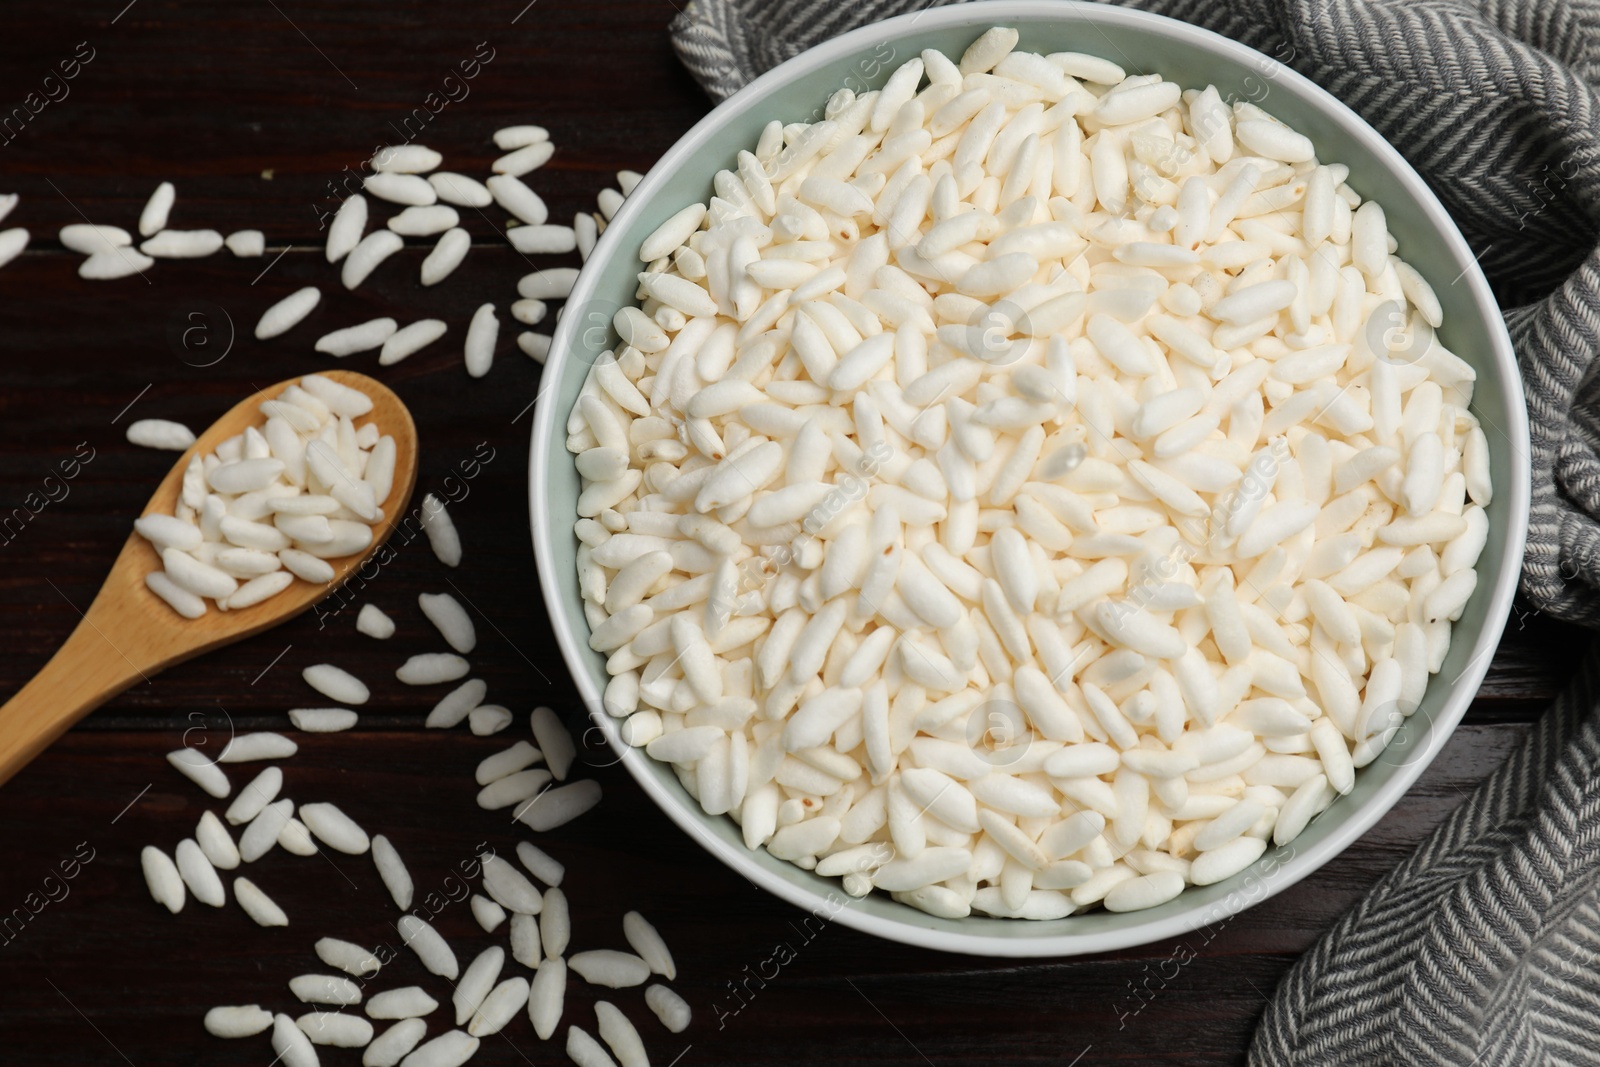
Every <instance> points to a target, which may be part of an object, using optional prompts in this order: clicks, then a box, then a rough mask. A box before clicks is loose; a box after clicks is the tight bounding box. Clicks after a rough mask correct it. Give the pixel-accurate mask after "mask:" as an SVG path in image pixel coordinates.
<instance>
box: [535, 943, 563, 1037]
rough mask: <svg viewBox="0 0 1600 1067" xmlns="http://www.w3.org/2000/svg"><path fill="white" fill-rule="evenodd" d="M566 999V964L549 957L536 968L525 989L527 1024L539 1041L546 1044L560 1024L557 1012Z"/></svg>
mask: <svg viewBox="0 0 1600 1067" xmlns="http://www.w3.org/2000/svg"><path fill="white" fill-rule="evenodd" d="M566 999H567V964H566V961H565V960H563V959H561V958H560V957H551V958H549V959H546V960H545V961H544V962H543V963H541V964H539V969H538V971H537V972H535V974H534V976H533V981H532V982H531V983H529V986H528V1021H529V1022H531V1023H533V1031H534V1033H536V1034H538V1035H539V1040H541V1041H548V1040H550V1035H551V1034H554V1033H555V1032H556V1027H557V1026H559V1025H560V1023H561V1009H562V1006H563V1005H564V1004H565V1003H566Z"/></svg>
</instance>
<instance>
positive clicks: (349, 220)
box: [325, 193, 367, 263]
mask: <svg viewBox="0 0 1600 1067" xmlns="http://www.w3.org/2000/svg"><path fill="white" fill-rule="evenodd" d="M366 229H367V198H366V197H364V196H362V195H361V194H360V193H355V194H354V195H352V196H348V197H346V198H345V201H344V203H342V204H340V205H339V210H338V212H337V213H336V214H335V215H334V216H333V222H332V223H330V224H329V226H328V243H327V248H326V250H325V254H326V256H327V259H328V262H329V263H337V262H339V260H341V259H343V258H344V257H345V256H347V255H349V254H350V250H351V249H353V248H355V246H356V245H358V244H360V243H361V235H362V234H363V233H365V232H366Z"/></svg>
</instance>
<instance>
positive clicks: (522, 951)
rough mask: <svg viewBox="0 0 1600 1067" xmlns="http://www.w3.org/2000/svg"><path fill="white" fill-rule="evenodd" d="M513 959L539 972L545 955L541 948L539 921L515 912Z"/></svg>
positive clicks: (512, 934)
mask: <svg viewBox="0 0 1600 1067" xmlns="http://www.w3.org/2000/svg"><path fill="white" fill-rule="evenodd" d="M511 958H512V959H514V960H516V961H517V962H518V963H520V964H522V965H523V966H524V967H527V968H529V969H531V970H538V968H539V961H540V960H541V959H543V958H544V953H543V952H542V951H541V949H540V946H539V920H538V919H537V918H536V917H534V916H532V915H524V914H523V913H522V912H520V911H519V912H515V913H514V914H512V916H511Z"/></svg>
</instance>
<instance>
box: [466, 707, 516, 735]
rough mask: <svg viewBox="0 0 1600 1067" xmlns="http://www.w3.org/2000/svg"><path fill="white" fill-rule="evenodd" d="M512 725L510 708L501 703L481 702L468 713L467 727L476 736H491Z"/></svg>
mask: <svg viewBox="0 0 1600 1067" xmlns="http://www.w3.org/2000/svg"><path fill="white" fill-rule="evenodd" d="M510 725H511V711H510V709H509V708H503V707H501V706H500V705H499V704H480V705H478V706H477V707H475V708H473V709H472V710H471V711H470V712H468V713H467V728H468V729H470V730H471V731H472V735H473V736H474V737H489V736H492V735H494V734H497V733H499V732H500V731H501V730H504V729H505V728H506V727H507V726H510Z"/></svg>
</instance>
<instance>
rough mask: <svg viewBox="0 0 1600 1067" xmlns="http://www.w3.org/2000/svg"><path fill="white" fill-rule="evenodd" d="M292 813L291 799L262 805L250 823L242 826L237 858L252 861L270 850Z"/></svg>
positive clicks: (292, 802) (247, 861) (292, 804)
mask: <svg viewBox="0 0 1600 1067" xmlns="http://www.w3.org/2000/svg"><path fill="white" fill-rule="evenodd" d="M293 814H294V801H292V800H287V799H285V800H275V801H273V802H272V803H270V804H268V805H266V806H265V807H263V808H262V809H261V810H260V811H259V812H257V813H256V817H255V818H253V819H251V820H250V825H248V826H246V827H245V828H244V833H242V834H240V835H239V858H240V859H242V860H244V861H245V862H246V863H254V862H255V861H256V860H258V859H260V858H261V857H262V856H265V855H266V854H267V853H268V852H270V851H272V846H274V845H276V844H277V843H278V835H279V834H281V833H282V832H283V828H284V827H285V826H286V825H288V822H289V819H290V817H291V816H292V815H293Z"/></svg>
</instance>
